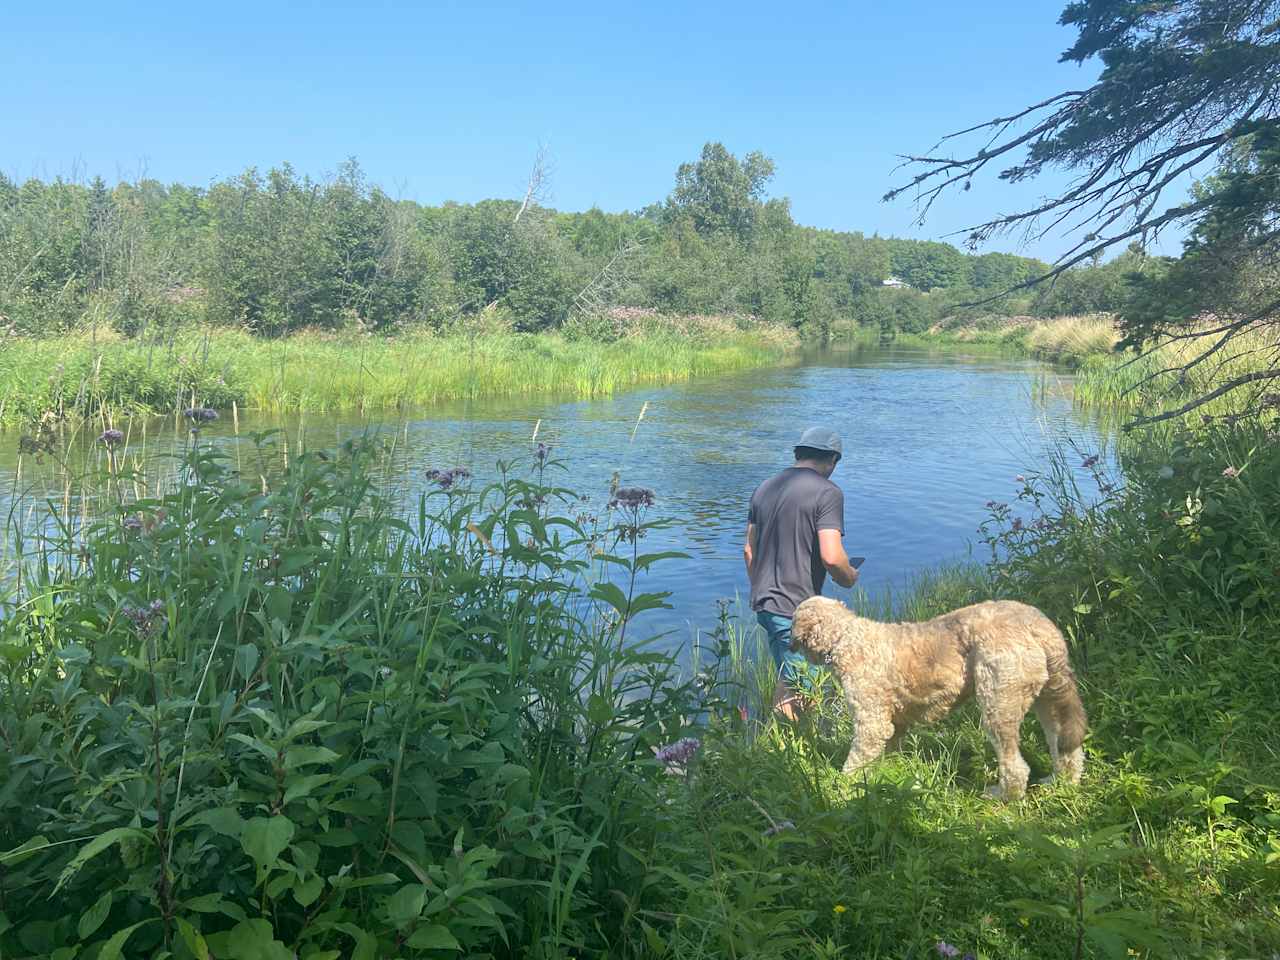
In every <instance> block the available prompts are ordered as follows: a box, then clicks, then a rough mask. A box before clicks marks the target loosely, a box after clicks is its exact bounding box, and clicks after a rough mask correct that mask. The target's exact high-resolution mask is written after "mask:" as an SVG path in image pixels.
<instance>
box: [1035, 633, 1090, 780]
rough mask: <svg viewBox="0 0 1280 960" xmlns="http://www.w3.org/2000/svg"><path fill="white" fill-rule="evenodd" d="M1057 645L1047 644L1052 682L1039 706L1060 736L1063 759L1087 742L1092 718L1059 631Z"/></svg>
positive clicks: (1046, 686)
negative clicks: (1088, 714) (1082, 698)
mask: <svg viewBox="0 0 1280 960" xmlns="http://www.w3.org/2000/svg"><path fill="white" fill-rule="evenodd" d="M1054 633H1055V634H1057V636H1056V637H1055V638H1054V639H1055V640H1056V642H1055V643H1051V644H1046V650H1045V654H1046V659H1047V664H1046V665H1047V666H1048V668H1049V679H1048V681H1047V682H1046V683H1045V685H1044V689H1043V690H1041V691H1040V696H1039V697H1038V698H1037V701H1036V705H1037V706H1038V707H1040V708H1041V709H1042V710H1043V713H1042V714H1041V715H1042V716H1044V715H1045V714H1047V715H1048V718H1049V719H1051V722H1052V724H1053V729H1054V733H1055V734H1056V735H1057V740H1058V743H1057V747H1058V753H1059V754H1060V755H1062V756H1067V755H1068V754H1072V753H1074V752H1075V751H1076V750H1079V749H1080V746H1081V745H1082V744H1083V743H1084V736H1085V734H1086V733H1087V732H1088V731H1089V718H1088V717H1087V716H1085V712H1084V704H1083V703H1081V702H1080V691H1079V689H1078V688H1077V686H1076V675H1075V673H1074V672H1073V671H1072V669H1071V661H1070V660H1069V659H1068V658H1067V644H1066V641H1065V640H1064V639H1063V638H1062V634H1060V633H1058V631H1057V630H1056V629H1055V630H1054Z"/></svg>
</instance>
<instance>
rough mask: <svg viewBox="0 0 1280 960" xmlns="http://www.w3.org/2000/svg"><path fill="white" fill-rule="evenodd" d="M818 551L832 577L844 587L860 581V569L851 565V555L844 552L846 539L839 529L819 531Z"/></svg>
mask: <svg viewBox="0 0 1280 960" xmlns="http://www.w3.org/2000/svg"><path fill="white" fill-rule="evenodd" d="M818 553H819V554H820V555H821V557H822V563H823V565H824V566H825V567H826V568H827V573H829V574H831V579H832V580H834V581H835V582H836V583H838V584H840V586H842V587H852V586H853V585H854V584H855V583H857V582H858V571H857V570H855V569H853V567H851V566H850V565H849V555H848V554H847V553H845V552H844V539H843V538H842V537H841V536H840V531H839V530H819V531H818Z"/></svg>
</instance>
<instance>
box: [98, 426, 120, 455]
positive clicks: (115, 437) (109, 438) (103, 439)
mask: <svg viewBox="0 0 1280 960" xmlns="http://www.w3.org/2000/svg"><path fill="white" fill-rule="evenodd" d="M98 442H99V443H101V444H103V445H104V446H106V448H107V449H108V450H114V449H115V448H116V447H118V446H120V444H122V443H123V442H124V432H123V431H120V430H117V429H116V428H115V427H111V428H109V429H107V430H103V431H102V433H101V435H99V437H98Z"/></svg>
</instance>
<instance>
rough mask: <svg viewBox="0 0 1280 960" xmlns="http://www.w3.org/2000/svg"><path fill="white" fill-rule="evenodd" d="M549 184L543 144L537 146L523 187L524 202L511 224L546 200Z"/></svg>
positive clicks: (549, 178)
mask: <svg viewBox="0 0 1280 960" xmlns="http://www.w3.org/2000/svg"><path fill="white" fill-rule="evenodd" d="M550 184H551V171H550V158H549V157H548V156H547V148H546V146H545V145H543V144H538V152H537V154H536V155H535V156H534V158H533V169H532V170H530V171H529V183H528V185H527V186H526V187H525V191H524V200H523V201H522V202H521V203H520V209H519V210H517V211H516V216H515V219H514V220H512V221H511V222H512V224H517V223H519V222H520V218H521V217H523V216H524V212H525V211H526V210H528V209H529V207H530V206H532V205H539V204H541V203H542V202H543V200H545V199H546V192H547V189H548V188H549V187H550Z"/></svg>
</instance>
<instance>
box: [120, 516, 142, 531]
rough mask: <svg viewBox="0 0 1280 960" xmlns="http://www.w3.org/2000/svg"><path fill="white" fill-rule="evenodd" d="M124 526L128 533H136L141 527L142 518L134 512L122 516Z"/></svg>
mask: <svg viewBox="0 0 1280 960" xmlns="http://www.w3.org/2000/svg"><path fill="white" fill-rule="evenodd" d="M124 528H125V529H126V530H128V531H129V532H130V533H137V532H139V531H140V530H141V529H142V518H141V517H140V516H138V515H137V514H136V513H133V514H130V515H129V516H127V517H125V518H124Z"/></svg>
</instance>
